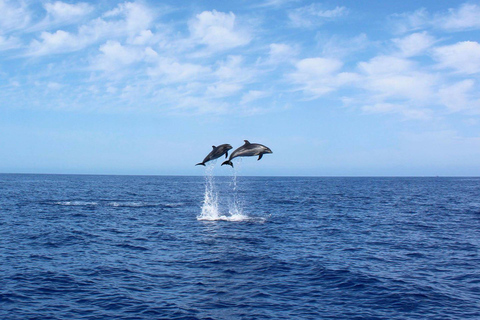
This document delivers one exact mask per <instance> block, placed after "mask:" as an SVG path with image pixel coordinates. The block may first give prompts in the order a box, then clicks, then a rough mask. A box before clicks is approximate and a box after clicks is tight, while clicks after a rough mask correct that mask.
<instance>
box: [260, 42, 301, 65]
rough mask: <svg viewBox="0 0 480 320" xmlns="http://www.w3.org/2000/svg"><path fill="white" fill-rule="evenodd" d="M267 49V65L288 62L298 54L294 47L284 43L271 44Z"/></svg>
mask: <svg viewBox="0 0 480 320" xmlns="http://www.w3.org/2000/svg"><path fill="white" fill-rule="evenodd" d="M269 48H270V50H269V53H268V59H267V63H271V64H278V63H281V62H286V61H289V60H291V59H292V58H293V57H294V56H296V55H297V54H298V52H297V50H296V49H295V48H294V47H292V46H290V45H288V44H284V43H272V44H270V46H269Z"/></svg>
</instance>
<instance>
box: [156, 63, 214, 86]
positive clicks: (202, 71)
mask: <svg viewBox="0 0 480 320" xmlns="http://www.w3.org/2000/svg"><path fill="white" fill-rule="evenodd" d="M210 72H211V71H210V68H209V67H205V66H202V65H198V64H192V63H181V62H178V61H177V60H175V59H173V58H165V57H159V58H158V60H157V61H156V63H155V66H154V67H151V68H148V69H147V74H148V75H149V76H150V77H152V78H154V79H159V80H160V81H161V82H163V83H175V82H183V81H186V82H191V81H198V80H200V79H201V78H204V77H205V76H206V75H208V74H209V73H210Z"/></svg>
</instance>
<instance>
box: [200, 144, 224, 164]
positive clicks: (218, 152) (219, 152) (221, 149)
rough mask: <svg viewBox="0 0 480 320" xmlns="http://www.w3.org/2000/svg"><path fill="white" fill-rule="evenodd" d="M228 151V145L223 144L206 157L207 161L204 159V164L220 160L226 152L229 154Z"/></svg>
mask: <svg viewBox="0 0 480 320" xmlns="http://www.w3.org/2000/svg"><path fill="white" fill-rule="evenodd" d="M228 150H229V149H228V144H222V145H219V146H218V147H215V148H213V150H212V151H211V152H210V153H209V154H208V155H207V156H206V157H205V159H203V163H205V162H207V161H211V160H215V159H218V158H220V157H221V156H223V155H224V154H225V152H228Z"/></svg>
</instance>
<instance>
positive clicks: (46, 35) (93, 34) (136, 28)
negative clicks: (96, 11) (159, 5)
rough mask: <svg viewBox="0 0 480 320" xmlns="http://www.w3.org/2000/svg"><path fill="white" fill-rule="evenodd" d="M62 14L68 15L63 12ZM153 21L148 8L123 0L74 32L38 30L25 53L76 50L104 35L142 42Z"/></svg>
mask: <svg viewBox="0 0 480 320" xmlns="http://www.w3.org/2000/svg"><path fill="white" fill-rule="evenodd" d="M75 8H76V7H75ZM77 9H78V8H77ZM57 10H59V9H57ZM84 10H86V9H84ZM60 11H61V10H60ZM62 14H63V16H66V15H68V14H67V13H65V12H62ZM69 14H72V13H69ZM153 21H154V13H153V11H152V10H150V9H149V8H148V7H146V6H144V5H143V4H141V3H137V2H127V3H124V4H120V5H119V6H118V7H117V8H115V9H114V10H111V11H109V12H107V13H106V14H104V16H103V18H97V19H94V20H92V21H90V22H88V23H86V24H83V25H80V26H79V28H78V32H77V33H71V32H66V31H63V30H57V31H56V32H52V33H50V32H42V33H41V35H40V39H36V40H33V41H32V42H31V44H30V48H29V54H30V55H48V54H55V53H63V52H72V51H78V50H82V49H84V48H85V47H87V46H89V45H92V44H94V43H95V42H98V41H101V40H102V39H105V38H110V39H111V40H113V39H115V38H121V39H124V38H126V39H127V42H135V41H136V42H139V41H146V39H147V38H148V36H149V34H148V31H149V27H150V26H151V25H152V23H153Z"/></svg>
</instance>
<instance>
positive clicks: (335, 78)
mask: <svg viewBox="0 0 480 320" xmlns="http://www.w3.org/2000/svg"><path fill="white" fill-rule="evenodd" d="M342 66H343V63H342V62H341V61H340V60H338V59H332V58H322V57H317V58H307V59H303V60H300V61H298V62H297V63H296V64H295V67H296V71H295V72H294V73H292V74H290V78H291V79H292V81H293V83H294V84H296V85H298V86H300V90H302V91H304V92H305V93H306V94H307V95H310V96H312V97H314V98H317V97H320V96H322V95H325V94H327V93H329V92H331V91H333V90H335V89H337V88H339V87H340V86H343V85H345V84H348V83H352V82H354V81H355V80H356V79H357V75H356V74H354V73H346V72H343V73H340V72H339V71H340V69H341V68H342Z"/></svg>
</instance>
